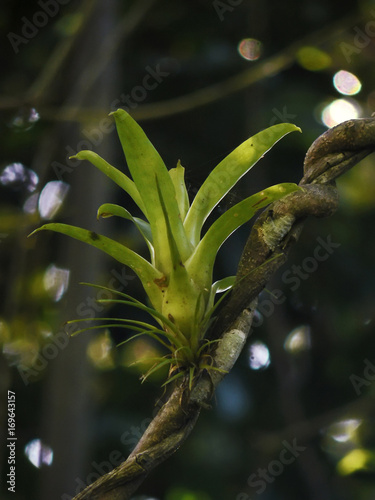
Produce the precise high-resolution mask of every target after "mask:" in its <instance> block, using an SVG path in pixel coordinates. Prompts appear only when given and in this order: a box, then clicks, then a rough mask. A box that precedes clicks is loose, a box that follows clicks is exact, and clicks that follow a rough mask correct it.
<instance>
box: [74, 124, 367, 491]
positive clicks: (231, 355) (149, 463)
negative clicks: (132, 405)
mask: <svg viewBox="0 0 375 500" xmlns="http://www.w3.org/2000/svg"><path fill="white" fill-rule="evenodd" d="M374 150H375V118H367V119H360V120H349V121H347V122H344V123H341V124H340V125H337V126H336V127H333V128H332V129H329V130H327V132H325V133H324V134H323V135H321V136H320V137H319V138H318V139H317V140H316V141H315V142H314V143H313V144H312V146H311V147H310V149H309V150H308V152H307V154H306V159H305V164H304V177H303V178H302V180H301V182H300V187H301V189H300V190H299V191H296V192H294V193H292V194H290V195H288V196H286V197H285V198H283V199H282V200H279V201H277V202H274V203H272V204H271V205H270V206H269V207H268V209H266V210H265V211H264V212H263V213H262V214H261V215H260V216H259V217H258V219H257V221H256V222H255V224H254V226H253V228H252V230H251V233H250V236H249V239H248V241H247V243H246V245H245V248H244V251H243V254H242V256H241V259H240V263H239V267H238V272H237V280H236V284H235V286H234V288H233V291H232V293H231V295H230V298H229V300H228V301H227V303H226V305H225V306H224V307H223V308H222V310H221V311H220V313H219V315H218V318H217V320H216V322H215V324H214V326H213V328H212V330H211V333H210V338H212V339H218V340H220V341H219V342H217V343H216V346H217V347H216V348H215V349H214V350H213V352H212V353H211V355H212V357H213V360H214V362H215V366H216V367H218V368H220V369H222V370H225V371H226V372H229V371H230V370H231V368H232V367H233V365H234V363H235V362H236V360H237V358H238V356H239V355H240V353H241V351H242V348H243V346H244V345H245V343H246V339H247V336H248V334H249V331H250V328H251V324H252V320H253V315H254V312H255V307H256V304H257V296H258V295H259V293H260V292H261V291H262V290H263V288H264V287H265V286H266V283H267V282H268V281H269V279H270V278H271V276H272V275H273V274H274V273H275V272H276V270H277V269H278V268H279V267H280V266H281V265H282V264H283V263H284V262H285V261H286V259H287V255H288V252H289V250H290V248H291V247H292V246H293V245H294V244H295V243H296V242H297V240H298V238H299V235H300V233H301V230H302V228H303V224H304V221H305V220H306V218H307V217H308V216H311V215H312V216H314V217H327V216H330V215H332V214H333V213H334V212H335V210H336V209H337V205H338V195H337V190H336V187H335V185H334V179H336V178H337V177H338V176H339V175H341V174H343V173H344V172H346V171H347V170H348V169H349V168H351V167H352V166H354V165H355V164H356V163H357V162H358V161H359V160H361V159H362V158H364V157H365V156H367V155H368V154H370V153H371V152H373V151H374ZM223 376H224V373H222V372H216V371H211V372H210V374H208V373H207V372H203V373H202V374H201V376H200V378H199V379H198V381H197V382H196V384H195V385H194V387H193V389H192V391H188V390H187V388H186V387H187V386H186V383H184V381H183V382H180V383H179V384H177V385H176V386H175V387H174V389H173V391H172V393H171V395H170V397H169V398H168V400H167V402H166V403H165V404H164V406H163V407H162V408H161V409H160V411H159V413H158V414H157V415H156V417H155V418H154V420H153V421H152V422H151V424H150V425H149V427H148V428H147V430H146V432H145V433H144V435H143V436H142V438H141V440H140V441H139V443H138V445H137V447H136V448H135V449H134V451H133V452H132V453H131V454H130V456H129V457H128V459H127V460H126V461H125V462H124V463H123V464H121V465H120V466H119V467H117V468H116V469H115V470H113V471H112V472H110V473H108V474H106V475H105V476H103V477H101V478H100V479H98V480H97V481H96V482H95V483H93V484H92V485H90V486H88V487H87V488H86V489H85V490H84V491H83V492H82V493H80V494H78V495H77V496H76V497H75V500H99V499H100V500H128V499H129V498H130V497H131V495H132V494H133V493H134V491H136V489H137V488H138V486H139V485H140V484H141V483H142V481H143V480H144V479H145V477H146V476H147V475H148V473H149V472H150V471H151V470H152V469H153V468H155V467H156V466H157V465H158V464H160V463H161V462H162V461H164V460H165V459H167V458H168V457H169V456H171V455H172V454H173V453H174V452H175V451H176V450H177V449H178V448H179V447H180V446H181V444H182V443H183V442H184V441H185V439H186V438H187V436H188V435H189V434H190V432H191V430H192V429H193V427H194V425H195V423H196V421H197V419H198V417H199V413H200V409H201V407H206V406H207V405H208V404H209V401H210V400H211V398H212V395H213V394H214V391H215V388H216V387H217V385H218V384H219V383H220V381H221V380H222V378H223Z"/></svg>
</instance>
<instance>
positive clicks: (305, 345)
mask: <svg viewBox="0 0 375 500" xmlns="http://www.w3.org/2000/svg"><path fill="white" fill-rule="evenodd" d="M310 347H311V328H310V326H309V325H300V326H297V328H294V330H292V331H291V332H290V333H289V335H288V336H287V338H286V339H285V342H284V349H285V350H286V351H288V352H291V353H293V354H296V353H298V352H301V351H307V350H308V349H310Z"/></svg>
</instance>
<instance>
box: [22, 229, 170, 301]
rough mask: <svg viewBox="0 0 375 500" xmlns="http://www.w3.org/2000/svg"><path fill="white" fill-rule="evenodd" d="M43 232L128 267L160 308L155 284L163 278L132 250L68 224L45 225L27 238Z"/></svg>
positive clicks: (159, 290)
mask: <svg viewBox="0 0 375 500" xmlns="http://www.w3.org/2000/svg"><path fill="white" fill-rule="evenodd" d="M44 230H49V231H55V232H57V233H61V234H66V235H67V236H71V237H72V238H75V239H76V240H79V241H82V242H84V243H87V244H89V245H91V246H93V247H95V248H98V249H99V250H102V251H103V252H105V253H107V254H108V255H110V256H111V257H113V258H114V259H116V260H117V261H118V262H121V264H125V265H127V266H129V267H130V269H132V270H133V271H134V272H135V273H136V274H137V276H138V277H139V279H140V280H141V282H142V285H143V287H144V289H145V291H146V293H147V295H148V297H149V298H150V300H151V302H152V304H153V306H154V307H155V308H156V309H158V308H161V302H162V292H161V289H160V288H159V287H158V286H157V283H158V282H160V281H159V280H162V279H163V277H164V276H163V275H162V273H161V272H160V271H158V270H157V269H155V268H154V267H153V266H152V265H151V264H150V263H149V262H148V261H147V260H145V259H144V258H143V257H141V256H140V255H138V254H137V253H135V252H134V251H133V250H130V249H129V248H127V247H126V246H124V245H122V244H121V243H118V242H117V241H114V240H112V239H110V238H107V237H106V236H103V235H101V234H97V233H95V232H93V231H89V230H87V229H83V228H80V227H76V226H70V225H69V224H60V223H55V222H53V223H50V224H45V225H43V226H41V227H39V228H38V229H35V231H33V232H32V233H31V234H30V235H29V236H31V235H33V234H36V233H38V232H39V231H44Z"/></svg>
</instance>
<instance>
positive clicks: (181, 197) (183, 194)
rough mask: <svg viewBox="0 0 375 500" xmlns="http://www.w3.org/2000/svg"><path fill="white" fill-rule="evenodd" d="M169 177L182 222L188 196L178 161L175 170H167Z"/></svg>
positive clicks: (181, 168) (186, 210)
mask: <svg viewBox="0 0 375 500" xmlns="http://www.w3.org/2000/svg"><path fill="white" fill-rule="evenodd" d="M169 175H170V176H171V179H172V182H173V185H174V189H175V191H176V198H177V204H178V209H179V211H180V215H181V219H182V221H184V220H185V217H186V214H187V213H188V210H189V195H188V192H187V189H186V185H185V169H184V167H183V166H182V165H181V162H180V160H178V162H177V167H176V168H171V169H170V170H169Z"/></svg>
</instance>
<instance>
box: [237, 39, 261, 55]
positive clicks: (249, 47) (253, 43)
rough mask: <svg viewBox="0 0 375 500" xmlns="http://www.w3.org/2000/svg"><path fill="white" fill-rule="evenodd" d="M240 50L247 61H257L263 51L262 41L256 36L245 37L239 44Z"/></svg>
mask: <svg viewBox="0 0 375 500" xmlns="http://www.w3.org/2000/svg"><path fill="white" fill-rule="evenodd" d="M238 52H239V54H240V56H241V57H243V58H244V59H246V60H247V61H256V60H257V59H259V57H260V55H261V52H262V42H260V41H259V40H255V38H244V39H243V40H241V42H240V43H239V44H238Z"/></svg>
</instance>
